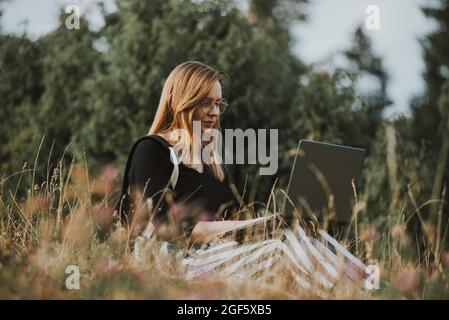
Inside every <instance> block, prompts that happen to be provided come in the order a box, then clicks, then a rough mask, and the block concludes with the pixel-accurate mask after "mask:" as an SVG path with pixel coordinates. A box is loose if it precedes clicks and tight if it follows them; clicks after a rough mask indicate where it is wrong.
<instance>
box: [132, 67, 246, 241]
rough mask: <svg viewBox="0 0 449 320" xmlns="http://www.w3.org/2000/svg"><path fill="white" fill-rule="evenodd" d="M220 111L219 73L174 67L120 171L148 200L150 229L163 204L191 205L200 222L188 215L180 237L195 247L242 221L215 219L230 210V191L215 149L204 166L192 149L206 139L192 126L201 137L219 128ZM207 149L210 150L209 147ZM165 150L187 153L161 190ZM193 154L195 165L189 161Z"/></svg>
mask: <svg viewBox="0 0 449 320" xmlns="http://www.w3.org/2000/svg"><path fill="white" fill-rule="evenodd" d="M226 107H227V104H226V102H225V99H224V98H223V96H222V90H221V84H220V73H219V72H217V71H216V70H214V69H212V68H211V67H209V66H206V65H204V64H202V63H200V62H196V61H189V62H185V63H183V64H181V65H179V66H177V67H176V68H175V69H174V70H173V71H172V72H171V73H170V75H169V77H168V78H167V80H166V82H165V84H164V87H163V90H162V95H161V98H160V102H159V106H158V109H157V112H156V115H155V118H154V121H153V124H152V126H151V129H150V132H149V136H148V138H147V139H140V140H139V141H137V143H136V145H135V146H134V148H133V149H135V150H133V151H134V152H133V155H130V160H129V161H130V164H129V170H127V171H128V172H125V175H127V178H128V181H127V182H128V184H129V186H131V188H132V190H140V191H143V198H144V199H148V198H151V199H152V200H153V201H152V203H153V210H154V211H155V214H154V217H153V220H154V224H155V225H156V226H160V225H163V224H164V223H167V222H168V216H167V212H168V208H169V204H170V203H169V202H173V203H179V202H182V203H184V204H188V205H189V206H191V207H195V206H196V207H197V208H198V210H197V211H198V212H196V215H197V216H199V217H200V218H198V219H196V217H189V218H190V219H189V221H188V222H189V223H188V225H187V226H186V227H185V228H183V231H184V234H185V235H187V236H188V235H190V238H191V240H192V241H193V242H196V243H205V242H209V241H210V240H211V239H213V238H214V236H215V235H216V234H220V233H223V232H225V231H226V230H230V229H235V228H238V227H240V226H242V225H244V224H247V223H248V221H237V220H234V221H223V220H221V221H219V219H223V218H228V217H229V216H230V215H231V214H232V213H235V212H236V210H237V209H238V200H237V199H236V197H235V196H234V194H233V192H232V190H231V188H230V185H229V183H230V182H229V177H228V175H227V173H226V171H225V169H224V167H223V166H222V165H221V163H220V159H219V158H218V153H219V152H218V150H215V149H212V152H211V153H212V155H211V157H213V159H212V161H208V162H209V163H210V164H205V163H203V160H204V156H202V154H201V152H202V148H201V147H200V148H196V150H195V148H194V147H193V145H194V144H195V143H196V144H198V145H199V144H201V143H204V142H206V143H207V142H209V141H199V139H200V138H201V137H198V136H195V135H194V132H193V129H194V128H193V126H192V124H193V123H195V122H196V123H198V124H199V125H200V128H201V136H203V135H204V133H205V131H207V130H211V129H217V130H219V129H220V114H221V113H223V112H224V110H225V109H226ZM180 132H181V133H185V134H179V133H180ZM174 138H178V140H177V141H174V140H173V139H174ZM211 140H213V136H212V138H211ZM209 146H212V147H216V145H215V144H214V143H209ZM169 147H174V148H175V149H178V151H179V150H181V151H185V150H187V151H190V154H187V153H184V154H183V155H184V158H182V157H180V159H178V161H180V160H181V162H180V163H179V166H178V168H179V172H178V179H177V182H176V186H175V188H174V189H173V190H170V189H168V188H167V186H168V185H169V181H170V177H171V175H172V173H173V170H174V163H173V161H172V159H171V158H170V152H169ZM181 156H182V155H181ZM195 156H196V159H199V160H200V161H193V160H194V158H195ZM170 200H171V201H170ZM184 210H185V209H184ZM125 211H126V210H125ZM126 218H128V220H129V217H126Z"/></svg>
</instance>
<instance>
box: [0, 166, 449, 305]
mask: <svg viewBox="0 0 449 320" xmlns="http://www.w3.org/2000/svg"><path fill="white" fill-rule="evenodd" d="M119 171H120V170H118V169H117V168H116V167H115V166H114V165H107V166H105V167H103V169H102V170H101V171H100V173H99V175H98V176H96V177H93V178H92V177H89V174H88V172H87V170H86V168H85V167H84V166H82V165H80V164H76V163H71V164H70V165H68V166H67V167H65V166H64V165H62V166H60V167H59V168H58V169H56V170H54V171H53V172H51V173H49V175H48V179H47V181H45V182H43V183H41V184H39V183H38V182H37V181H34V174H33V173H34V171H33V170H31V169H28V168H26V167H25V168H24V170H23V171H21V172H19V173H17V174H16V175H18V176H20V179H21V180H22V181H28V180H29V183H28V184H29V186H33V187H32V188H31V187H30V188H28V189H27V196H26V197H25V198H24V199H18V198H17V197H16V196H15V194H12V193H10V194H3V197H2V199H3V200H2V203H1V208H0V210H1V213H0V214H1V215H0V217H1V218H0V283H1V286H0V298H1V299H322V298H326V299H447V298H448V297H449V278H448V276H449V253H448V252H447V251H445V248H444V245H443V242H442V241H441V239H443V238H444V232H443V231H445V229H444V228H443V227H445V225H443V224H442V223H441V222H440V223H439V225H438V226H437V228H435V227H433V228H432V226H431V225H430V224H429V225H427V224H426V222H425V221H423V224H424V225H425V226H426V227H427V229H425V230H428V232H427V233H426V235H425V236H424V237H423V242H424V243H426V245H427V247H424V249H422V248H420V247H419V246H418V245H417V237H415V236H414V235H413V234H411V232H409V230H408V228H407V223H408V221H410V219H411V217H413V215H416V214H419V209H418V210H414V212H413V211H412V212H411V213H410V212H405V211H406V210H404V212H402V214H401V215H400V216H398V217H397V218H396V219H397V223H394V224H392V225H391V226H390V227H388V228H385V229H382V230H377V229H376V228H375V227H374V226H373V225H370V224H369V223H366V220H364V219H354V220H355V221H354V222H353V223H352V225H351V226H350V228H351V230H352V232H355V233H356V234H357V238H356V239H357V241H352V242H351V243H350V245H351V246H352V249H353V250H355V252H357V254H358V256H359V258H360V259H362V260H363V261H364V262H365V263H367V264H376V265H378V266H379V267H380V276H381V279H380V288H379V289H376V290H367V289H358V287H355V286H351V287H348V286H347V283H346V284H344V283H342V284H341V285H340V284H337V285H336V286H335V287H334V288H333V289H332V290H328V291H326V292H325V295H324V296H317V295H316V294H314V293H313V292H311V291H304V290H301V289H300V288H297V287H294V286H292V285H291V283H290V282H289V281H288V276H287V275H285V273H283V272H282V266H280V268H281V270H278V273H276V276H275V277H269V276H267V277H265V278H264V281H260V280H254V279H245V280H238V279H234V278H228V279H222V278H220V277H218V276H216V275H214V274H210V275H208V276H204V277H202V278H201V279H199V280H197V281H187V280H185V279H183V276H182V272H183V270H182V269H181V268H180V267H179V264H178V263H179V257H176V255H175V254H176V252H178V251H177V250H179V249H182V247H183V243H180V242H179V241H178V242H177V243H176V245H175V246H172V247H170V248H171V249H169V250H168V251H167V252H165V253H164V252H162V251H161V250H160V245H161V241H159V240H152V241H149V242H147V243H145V244H144V245H143V247H142V248H141V252H143V254H142V257H141V259H140V260H139V261H136V260H135V259H133V254H132V251H131V247H132V246H133V239H134V237H135V235H136V233H138V232H140V231H139V229H138V228H134V229H132V230H134V231H130V230H129V229H125V228H123V227H121V226H117V224H115V226H114V217H113V212H112V209H111V207H110V204H108V198H109V197H110V195H111V194H112V193H113V192H116V190H115V191H114V188H116V187H115V186H116V182H117V179H118V177H119V176H120V174H119ZM9 179H10V177H9V178H8V177H6V178H4V179H3V180H2V189H3V188H4V187H5V186H6V185H7V184H8V182H9V181H10V180H9ZM360 198H361V199H362V198H363V195H361V196H360ZM424 205H426V204H424ZM267 206H270V204H269V203H267ZM362 207H363V206H362V205H361V204H360V203H359V204H358V206H357V208H355V214H361V213H363V208H362ZM440 210H442V208H440ZM361 221H363V222H361ZM169 232H171V231H169ZM73 266H74V267H73ZM74 268H75V269H74ZM75 271H76V272H79V276H80V277H79V288H78V287H77V286H78V284H77V283H76V281H75V282H73V275H74V274H75ZM284 275H285V276H284Z"/></svg>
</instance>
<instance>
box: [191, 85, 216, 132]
mask: <svg viewBox="0 0 449 320" xmlns="http://www.w3.org/2000/svg"><path fill="white" fill-rule="evenodd" d="M221 99H222V96H221V84H220V82H219V81H215V83H214V84H213V86H212V89H211V90H210V92H209V94H208V95H207V98H206V99H205V100H204V101H203V103H202V105H210V106H213V105H214V104H215V107H214V108H202V107H201V106H200V107H199V108H196V110H195V111H194V113H193V121H201V132H203V131H204V130H207V129H211V128H213V127H214V126H215V124H216V123H217V121H218V119H219V117H220V109H219V108H218V103H219V102H220V100H221Z"/></svg>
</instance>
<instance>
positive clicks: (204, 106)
mask: <svg viewBox="0 0 449 320" xmlns="http://www.w3.org/2000/svg"><path fill="white" fill-rule="evenodd" d="M217 105H218V109H219V110H220V114H223V113H224V112H225V111H226V109H227V108H228V107H229V104H228V101H227V100H226V99H224V98H223V99H220V101H219V102H218V103H215V102H214V101H213V100H211V99H209V98H206V99H204V101H203V102H201V105H200V106H201V111H203V112H204V113H210V112H212V111H213V110H214V108H215V107H216V106H217Z"/></svg>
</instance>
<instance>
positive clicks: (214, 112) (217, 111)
mask: <svg viewBox="0 0 449 320" xmlns="http://www.w3.org/2000/svg"><path fill="white" fill-rule="evenodd" d="M209 115H210V116H215V117H218V116H219V115H220V108H219V106H218V105H215V106H214V108H213V109H212V111H211V112H210V113H209Z"/></svg>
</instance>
